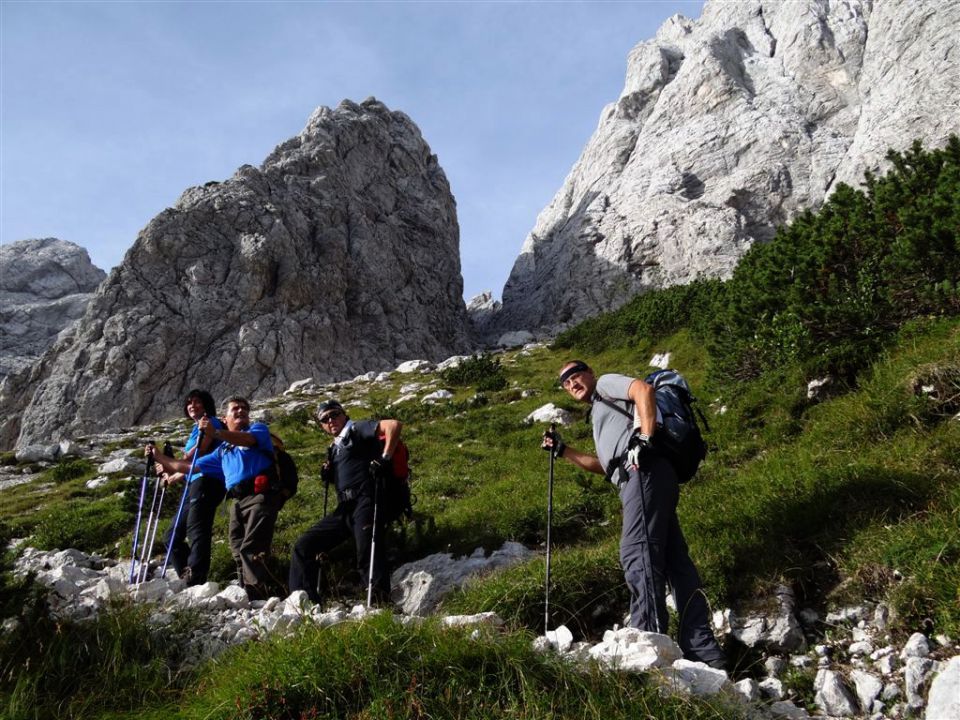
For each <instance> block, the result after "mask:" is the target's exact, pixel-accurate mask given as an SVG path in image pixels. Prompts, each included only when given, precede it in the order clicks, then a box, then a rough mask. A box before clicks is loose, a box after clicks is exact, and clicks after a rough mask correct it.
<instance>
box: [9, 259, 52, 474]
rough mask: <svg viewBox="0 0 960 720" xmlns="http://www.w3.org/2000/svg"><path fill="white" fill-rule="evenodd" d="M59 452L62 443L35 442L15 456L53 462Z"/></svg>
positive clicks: (27, 461) (26, 461) (21, 448)
mask: <svg viewBox="0 0 960 720" xmlns="http://www.w3.org/2000/svg"><path fill="white" fill-rule="evenodd" d="M0 247H3V245H0ZM59 453H60V443H54V444H52V445H50V444H47V445H41V444H33V445H24V446H22V447H18V448H17V451H16V453H14V457H16V459H17V462H19V463H34V462H53V461H54V460H56V459H57V455H58V454H59Z"/></svg>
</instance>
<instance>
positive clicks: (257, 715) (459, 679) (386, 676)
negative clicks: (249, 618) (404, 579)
mask: <svg viewBox="0 0 960 720" xmlns="http://www.w3.org/2000/svg"><path fill="white" fill-rule="evenodd" d="M531 640H532V636H531V635H529V634H524V633H507V634H502V633H499V632H497V631H495V630H490V629H486V630H481V631H480V632H479V633H477V634H476V635H474V634H473V632H472V630H471V629H465V630H464V629H443V628H440V627H439V626H438V625H437V624H435V623H427V624H425V625H422V626H413V627H403V626H402V625H400V624H398V623H396V622H394V621H393V620H392V619H390V618H388V617H379V618H375V619H373V620H370V621H366V622H364V623H362V624H361V625H359V626H339V627H332V628H326V629H318V628H316V627H312V626H309V627H305V628H303V629H302V630H301V631H300V632H299V633H298V634H297V635H296V637H295V638H292V639H288V638H281V639H271V640H268V641H266V642H264V643H260V644H251V645H246V646H244V647H241V648H237V649H236V650H233V651H231V652H229V653H228V655H227V656H226V657H224V658H223V660H222V662H221V663H218V664H217V665H216V666H211V667H210V668H209V671H208V672H207V673H206V674H205V675H204V676H203V677H202V678H201V679H200V681H199V683H198V686H199V690H198V692H197V693H196V694H195V695H192V696H190V697H187V698H184V699H183V700H182V701H181V703H182V704H180V706H179V707H174V706H172V705H171V706H168V707H164V708H161V709H157V710H155V711H153V712H149V711H147V712H145V711H141V714H140V715H138V717H144V718H151V717H155V718H161V717H175V718H184V719H185V720H186V719H194V718H195V719H197V720H199V719H200V718H204V719H210V720H213V719H215V718H225V719H226V718H231V719H233V718H236V719H241V718H249V719H250V720H267V719H272V718H278V719H279V718H284V719H285V718H320V717H330V718H370V719H371V720H373V719H374V718H450V719H454V718H456V719H457V720H461V719H462V720H467V719H476V720H490V719H494V718H512V719H514V718H515V719H519V720H523V719H525V718H527V719H530V720H532V719H534V718H537V719H538V720H539V719H542V718H585V719H586V718H596V719H597V720H600V719H601V718H607V717H621V718H627V717H631V718H637V717H652V716H656V717H658V718H678V719H679V718H689V719H694V718H696V719H700V718H704V719H705V718H718V719H719V718H736V717H738V716H739V714H738V711H737V710H736V708H735V707H734V706H732V705H728V704H724V703H722V702H721V701H717V700H713V701H711V702H704V701H692V700H686V699H670V700H664V699H662V698H660V697H659V696H658V694H657V691H656V689H655V687H652V686H651V685H650V684H648V683H647V682H645V680H644V679H643V678H640V677H637V676H625V675H624V676H620V675H617V674H611V673H602V672H598V671H592V672H580V671H578V670H575V669H574V668H573V667H571V666H568V665H565V664H564V663H562V662H560V661H558V660H557V659H555V658H552V657H549V656H543V655H540V654H537V653H535V652H534V651H533V650H532V648H531Z"/></svg>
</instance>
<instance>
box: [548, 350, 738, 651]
mask: <svg viewBox="0 0 960 720" xmlns="http://www.w3.org/2000/svg"><path fill="white" fill-rule="evenodd" d="M560 385H561V386H562V387H563V389H564V390H566V391H567V393H568V394H569V395H570V396H571V397H572V398H574V399H575V400H578V401H579V402H583V403H588V404H591V405H592V409H591V411H590V417H591V421H592V423H593V439H594V445H595V447H596V450H597V454H596V455H590V454H589V453H584V452H580V451H577V450H574V449H573V448H572V447H569V446H567V445H566V444H564V442H563V440H561V439H560V436H559V435H558V434H557V433H556V432H552V431H550V430H548V431H547V432H546V433H544V438H543V447H544V449H545V450H549V451H551V452H552V453H553V455H554V457H561V458H564V459H566V460H568V461H569V462H571V463H573V464H574V465H576V466H577V467H579V468H582V469H583V470H586V471H587V472H593V473H597V474H599V475H606V474H609V475H610V477H611V479H612V480H613V481H614V483H615V484H616V486H617V489H618V490H619V492H620V503H621V505H622V506H623V530H622V532H621V536H620V565H621V567H622V568H623V575H624V578H625V579H626V581H627V586H628V587H629V588H630V626H631V627H635V628H639V629H641V630H647V631H650V632H658V633H666V632H667V622H668V614H667V603H666V583H667V582H669V583H670V587H671V588H672V589H673V595H674V600H675V601H676V606H677V608H678V611H679V616H680V618H679V619H680V629H679V638H678V640H679V644H680V648H681V649H682V650H683V654H684V657H686V658H687V659H688V660H694V661H699V662H704V663H706V664H708V665H710V666H711V667H715V668H723V667H724V666H725V665H726V657H725V655H724V652H723V650H722V649H721V648H720V645H719V644H718V643H717V640H716V638H715V637H714V634H713V630H712V629H711V628H710V621H709V617H708V608H707V602H706V599H705V597H704V595H703V590H702V589H701V583H700V575H699V573H698V572H697V568H696V567H695V566H694V564H693V561H692V560H691V559H690V553H689V551H688V550H687V542H686V540H685V539H684V537H683V531H682V530H681V529H680V521H679V519H678V518H677V502H678V501H679V499H680V486H679V484H678V483H677V475H676V472H675V471H674V469H673V466H672V465H671V464H670V462H669V461H668V460H667V459H666V458H665V457H663V456H662V455H661V454H660V453H659V452H658V451H657V450H656V447H655V444H654V441H653V438H654V434H655V433H656V432H657V425H658V414H659V411H658V409H657V403H656V396H655V392H654V389H653V387H652V386H650V385H649V384H647V383H646V382H644V381H643V380H640V379H638V378H632V377H628V376H626V375H614V374H610V375H601V376H600V378H597V377H595V376H594V374H593V370H591V369H590V367H589V366H588V365H587V364H586V363H585V362H583V361H581V360H571V361H570V362H568V363H566V364H565V365H564V366H563V367H562V368H561V370H560ZM604 401H606V402H604ZM608 403H612V404H613V405H616V406H618V407H620V408H622V409H623V410H626V411H628V412H627V414H626V415H625V414H624V413H623V412H621V411H620V410H618V409H616V408H615V407H612V406H611V404H608ZM628 415H632V416H633V418H632V420H631V418H630V417H628ZM608 470H609V471H610V472H609V473H608Z"/></svg>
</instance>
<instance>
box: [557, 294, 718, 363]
mask: <svg viewBox="0 0 960 720" xmlns="http://www.w3.org/2000/svg"><path fill="white" fill-rule="evenodd" d="M724 292H725V290H724V284H723V283H722V282H720V281H719V280H707V279H700V280H695V281H693V282H692V283H690V284H688V285H676V286H674V287H671V288H666V289H664V290H657V291H654V292H649V293H645V294H643V295H638V296H637V297H635V298H634V299H633V300H631V301H630V302H628V303H627V304H626V305H624V306H623V307H622V308H620V309H619V310H617V311H616V312H613V313H606V314H604V315H600V316H598V317H595V318H590V319H589V320H585V321H584V322H582V323H580V324H578V325H576V326H575V327H573V328H570V329H569V330H566V331H564V332H563V333H561V334H560V335H559V336H557V338H556V340H555V341H554V346H555V347H558V348H565V349H570V348H578V349H580V350H582V351H583V352H587V353H596V352H601V351H603V350H606V349H608V348H615V347H625V346H628V345H632V344H635V343H636V342H637V341H638V340H648V341H655V340H657V339H659V338H662V337H664V336H667V335H670V334H671V333H674V332H676V331H677V330H679V329H680V328H682V327H689V328H691V330H692V331H693V332H694V334H695V335H697V336H698V337H703V335H704V333H706V331H707V330H708V324H707V320H709V318H710V317H711V316H712V314H713V312H714V310H713V308H714V307H715V306H716V305H717V303H719V302H720V300H721V298H722V297H723V295H724Z"/></svg>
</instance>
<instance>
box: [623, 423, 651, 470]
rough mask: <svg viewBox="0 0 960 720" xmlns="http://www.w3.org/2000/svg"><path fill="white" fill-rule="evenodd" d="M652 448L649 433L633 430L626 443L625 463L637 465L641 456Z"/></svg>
mask: <svg viewBox="0 0 960 720" xmlns="http://www.w3.org/2000/svg"><path fill="white" fill-rule="evenodd" d="M652 450H653V440H652V439H651V438H650V436H649V435H644V434H643V433H642V432H640V431H638V430H635V431H634V433H633V435H631V436H630V442H629V443H628V444H627V465H633V466H637V465H639V464H640V460H641V458H643V457H644V456H645V455H647V454H648V453H649V452H651V451H652Z"/></svg>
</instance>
